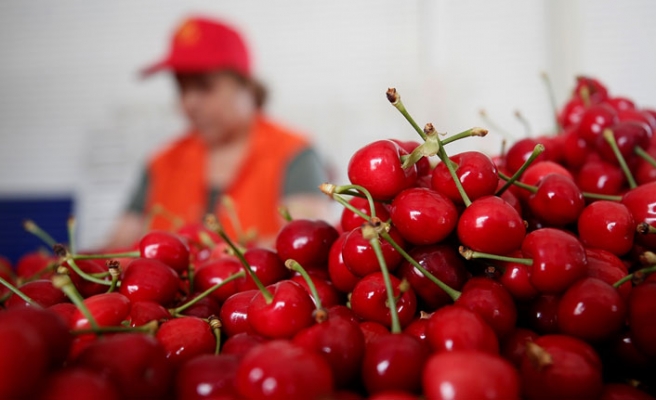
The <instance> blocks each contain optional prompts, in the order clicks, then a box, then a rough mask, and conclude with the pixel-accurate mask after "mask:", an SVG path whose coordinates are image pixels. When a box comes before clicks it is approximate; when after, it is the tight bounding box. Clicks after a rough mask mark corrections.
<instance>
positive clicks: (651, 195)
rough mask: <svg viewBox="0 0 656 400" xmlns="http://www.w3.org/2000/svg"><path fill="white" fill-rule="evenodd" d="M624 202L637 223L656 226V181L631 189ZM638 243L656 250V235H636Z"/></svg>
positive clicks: (624, 197)
mask: <svg viewBox="0 0 656 400" xmlns="http://www.w3.org/2000/svg"><path fill="white" fill-rule="evenodd" d="M622 204H624V205H625V206H626V207H627V208H628V209H629V211H630V212H631V215H633V220H634V221H635V223H636V224H639V223H642V222H646V223H647V224H649V225H651V226H656V182H650V183H647V184H644V185H641V186H638V187H637V188H635V189H631V190H629V191H628V192H626V193H625V194H624V196H623V197H622ZM635 241H636V243H638V244H640V245H642V246H644V247H647V248H648V249H651V250H656V235H654V234H651V235H636V236H635Z"/></svg>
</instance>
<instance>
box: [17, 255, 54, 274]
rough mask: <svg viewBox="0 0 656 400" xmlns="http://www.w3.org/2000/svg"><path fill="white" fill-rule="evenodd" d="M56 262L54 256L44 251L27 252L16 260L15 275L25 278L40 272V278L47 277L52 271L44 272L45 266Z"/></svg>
mask: <svg viewBox="0 0 656 400" xmlns="http://www.w3.org/2000/svg"><path fill="white" fill-rule="evenodd" d="M56 262H57V259H56V258H54V257H53V256H49V255H47V254H44V253H40V252H34V253H27V254H25V255H24V256H22V257H21V258H20V259H19V260H18V261H17V262H16V276H17V277H19V278H26V279H27V278H31V277H33V276H35V275H36V274H37V273H40V275H39V277H40V278H42V279H48V278H50V277H51V276H52V271H49V272H45V271H46V268H48V267H49V266H50V265H52V264H54V263H56Z"/></svg>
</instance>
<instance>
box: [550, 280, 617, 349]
mask: <svg viewBox="0 0 656 400" xmlns="http://www.w3.org/2000/svg"><path fill="white" fill-rule="evenodd" d="M625 314H626V307H625V305H624V301H623V300H622V297H621V296H620V295H619V293H618V292H617V289H615V288H614V287H612V286H611V285H609V284H607V283H606V282H604V281H602V280H599V279H596V278H583V279H581V280H580V281H578V282H576V283H575V284H574V285H572V286H570V288H569V289H567V291H566V292H565V293H564V294H563V296H562V297H561V299H560V303H559V304H558V327H559V328H560V331H561V332H562V333H564V334H567V335H571V336H575V337H578V338H581V339H583V340H587V341H590V342H599V341H602V340H605V339H608V338H610V337H611V336H612V335H614V334H616V333H618V332H619V331H620V329H622V326H623V325H624V319H625Z"/></svg>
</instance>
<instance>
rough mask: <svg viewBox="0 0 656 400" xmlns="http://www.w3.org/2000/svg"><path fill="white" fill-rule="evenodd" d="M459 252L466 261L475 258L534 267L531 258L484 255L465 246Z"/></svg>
mask: <svg viewBox="0 0 656 400" xmlns="http://www.w3.org/2000/svg"><path fill="white" fill-rule="evenodd" d="M459 250H460V255H461V256H463V258H465V260H471V259H473V258H482V259H485V260H496V261H504V262H511V263H517V264H523V265H528V266H531V265H533V260H531V259H530V258H519V257H507V256H500V255H498V254H490V253H483V252H480V251H474V250H472V249H468V248H466V247H464V246H460V249H459Z"/></svg>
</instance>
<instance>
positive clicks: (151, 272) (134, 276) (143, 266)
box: [119, 258, 179, 305]
mask: <svg viewBox="0 0 656 400" xmlns="http://www.w3.org/2000/svg"><path fill="white" fill-rule="evenodd" d="M178 288H179V277H178V274H177V273H176V272H175V271H174V270H173V269H172V268H171V267H169V266H168V265H166V264H164V263H163V262H160V261H157V260H156V259H152V260H150V259H146V258H137V259H135V260H133V261H132V262H131V263H130V264H128V266H127V268H126V269H125V273H124V274H123V278H122V279H121V287H120V290H119V291H120V293H121V294H123V295H125V296H126V297H127V298H128V299H130V301H133V302H134V301H154V302H156V303H159V304H162V305H169V304H171V303H172V302H173V299H174V298H175V295H176V294H177V293H178Z"/></svg>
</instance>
